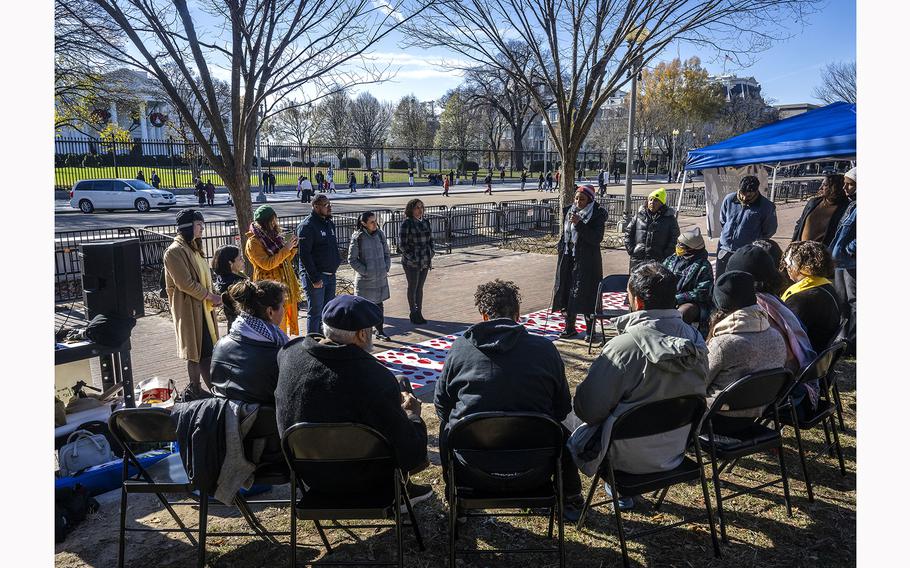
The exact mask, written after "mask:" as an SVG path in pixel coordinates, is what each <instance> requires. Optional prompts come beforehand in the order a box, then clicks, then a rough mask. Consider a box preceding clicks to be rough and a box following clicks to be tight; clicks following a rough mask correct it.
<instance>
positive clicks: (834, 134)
mask: <svg viewBox="0 0 910 568" xmlns="http://www.w3.org/2000/svg"><path fill="white" fill-rule="evenodd" d="M855 156H856V104H853V103H844V102H839V103H832V104H830V105H827V106H824V107H821V108H818V109H815V110H811V111H809V112H806V113H803V114H799V115H797V116H793V117H791V118H786V119H784V120H779V121H777V122H774V123H772V124H768V125H766V126H762V127H761V128H756V129H755V130H752V131H750V132H746V133H744V134H740V135H739V136H734V137H733V138H729V139H727V140H724V141H723V142H718V143H717V144H713V145H711V146H706V147H704V148H698V149H696V150H691V151H689V152H688V153H687V157H686V165H685V167H684V169H686V170H704V171H705V174H706V175H705V201H706V204H707V205H708V218H709V219H708V233H709V235H710V236H712V237H713V236H715V235H714V232H715V230H714V229H715V226H716V223H712V220H714V221H716V220H715V219H713V216H712V213H713V210H714V209H715V208H716V206H717V205H719V200H721V199H722V198H723V191H735V188H733V187H730V186H727V187H726V188H722V187H715V184H716V185H718V186H720V185H723V184H722V183H721V182H720V181H716V180H717V179H719V178H722V177H724V176H723V175H722V172H726V170H725V169H723V168H742V167H746V166H766V167H770V168H773V171H774V173H773V176H772V178H771V191H770V196H771V199H772V200H773V199H774V197H775V195H774V194H775V189H776V188H775V185H776V182H777V170H778V168H779V167H780V166H782V165H789V164H798V163H802V162H815V161H821V160H834V159H851V158H854V157H855ZM759 170H761V171H764V169H763V168H761V167H760V168H759ZM709 172H712V173H714V174H716V177H712V180H715V181H714V182H713V184H712V189H711V191H709V188H708V185H709V183H708V177H709V176H708V173H709ZM728 173H729V172H728ZM762 175H764V174H762ZM685 180H686V176H683V182H682V187H680V192H679V195H680V204H681V201H682V194H683V191H684V189H685ZM709 202H710V203H709ZM711 205H715V207H712V206H711Z"/></svg>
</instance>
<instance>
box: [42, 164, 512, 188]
mask: <svg viewBox="0 0 910 568" xmlns="http://www.w3.org/2000/svg"><path fill="white" fill-rule="evenodd" d="M139 170H142V172H143V173H144V174H145V179H146V181H148V180H149V179H150V178H151V176H152V172H153V171H157V172H158V177H160V178H161V187H162V188H163V189H175V188H188V187H193V174H192V172H191V171H190V170H189V169H181V170H172V169H170V168H168V169H156V168H149V167H141V168H140V167H136V166H122V167H118V168H113V167H103V168H102V167H98V168H81V167H79V168H77V167H63V168H56V169H55V170H54V186H55V187H56V188H57V189H66V190H69V189H71V188H72V187H73V184H74V183H76V182H77V181H79V180H83V179H99V178H100V179H104V178H127V179H132V178H135V177H136V174H137V173H138V172H139ZM319 170H322V172H323V173H325V168H312V176H315V175H316V172H317V171H319ZM265 171H267V168H263V172H265ZM351 171H353V172H354V173H355V175H356V176H357V187H361V186H362V184H363V174H364V171H365V170H363V169H354V170H351ZM443 171H445V172H448V171H449V170H443ZM253 172H254V173H253V174H252V175H250V185H251V187H258V186H259V177H258V173H256V172H257V170H256V169H255V168H253ZM484 172H485V170H481V171H480V173H479V174H478V176H477V178H478V179H477V183H481V182H482V181H483V177H484ZM272 173H274V174H275V185H276V186H294V187H296V186H297V177H298V176H301V175H305V176H307V177H309V178H310V179H311V180H312V179H313V177H311V174H310V168H290V167H281V168H278V167H275V168H273V169H272ZM431 173H440V170H433V169H424V170H423V174H424V176H423V177H422V178H417V177H416V170H415V181H426V175H427V174H431ZM520 174H521V172H517V171H516V172H514V173H513V175H511V176H510V175H509V170H506V178H507V179H514V180H517V179H519V177H520ZM202 179H203V181H205V180H208V179H211V180H212V183H214V184H215V185H216V186H223V185H224V183H223V182H222V181H221V177H219V176H218V174H216V173H215V172H214V171H213V170H211V169H203V170H202ZM494 179H499V175H498V174H496V175H494ZM407 181H408V172H407V170H385V171H384V172H383V183H393V184H403V183H407ZM335 184H336V185H337V186H339V187H342V186H343V187H347V170H335Z"/></svg>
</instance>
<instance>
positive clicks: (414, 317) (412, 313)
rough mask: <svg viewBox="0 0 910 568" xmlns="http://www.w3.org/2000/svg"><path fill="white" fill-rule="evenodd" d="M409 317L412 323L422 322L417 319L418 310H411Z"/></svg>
mask: <svg viewBox="0 0 910 568" xmlns="http://www.w3.org/2000/svg"><path fill="white" fill-rule="evenodd" d="M408 319H409V320H411V323H420V321H419V320H418V319H417V312H411V315H409V316H408Z"/></svg>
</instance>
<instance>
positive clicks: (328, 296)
mask: <svg viewBox="0 0 910 568" xmlns="http://www.w3.org/2000/svg"><path fill="white" fill-rule="evenodd" d="M320 276H321V277H322V288H314V287H313V283H312V282H310V279H309V277H308V276H307V275H306V273H304V275H303V291H304V294H306V332H307V333H308V334H309V333H322V308H324V307H325V305H326V304H327V303H328V302H330V301H332V299H333V298H334V297H335V275H334V274H321V275H320Z"/></svg>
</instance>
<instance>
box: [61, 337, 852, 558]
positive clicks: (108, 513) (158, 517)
mask: <svg viewBox="0 0 910 568" xmlns="http://www.w3.org/2000/svg"><path fill="white" fill-rule="evenodd" d="M557 345H558V347H559V350H560V352H561V353H562V356H563V359H564V361H565V364H566V372H567V373H566V374H567V376H568V378H569V381H570V386H571V388H572V389H573V390H574V388H575V386H576V385H577V384H578V383H579V382H580V381H581V380H582V379H583V378H584V376H585V374H586V372H587V369H588V367H589V366H590V363H591V361H592V360H593V358H594V355H588V354H587V346H586V345H585V344H583V343H582V341H580V340H579V341H560V342H558V343H557ZM836 374H837V378H838V381H839V384H840V387H841V394H842V400H843V406H844V420H845V422H846V433H841V435H840V441H841V444H842V446H843V451H844V458H845V460H846V467H847V475H846V476H845V477H842V476H841V475H840V471H839V469H838V464H837V459H836V458H834V457H831V456H828V455H823V456H821V457H820V458H819V459H818V460H817V461H816V462H815V463H813V464H811V465H810V468H811V469H810V471H811V474H812V477H813V487H814V489H815V502H812V503H810V502H809V501H808V499H807V497H806V490H805V484H804V483H803V477H802V473H801V470H800V466H799V457H798V454H797V451H796V446H795V441H794V437H793V430H792V429H790V428H787V429H785V440H786V464H787V469H788V471H789V472H790V476H791V494H792V496H793V516H792V517H788V516H787V512H786V508H785V506H784V501H783V491H782V489H781V487H780V486H779V485H778V486H774V487H770V488H767V489H765V490H764V492H763V493H759V494H756V495H748V496H740V497H737V498H735V499H733V500H731V501H728V502H726V503H725V506H724V510H725V513H726V519H727V533H728V536H729V539H730V542H729V543H728V544H724V545H722V552H723V558H720V559H716V558H714V556H713V552H712V548H711V540H710V536H709V533H708V526H707V522H706V521H705V520H701V521H696V522H695V523H694V524H688V525H683V526H680V527H676V528H674V529H671V530H670V531H668V532H665V533H662V534H658V535H654V536H650V537H644V538H634V537H633V538H631V539H629V540H628V541H627V542H628V546H629V554H630V556H631V560H632V563H633V564H634V565H639V566H662V567H663V566H717V567H719V566H724V567H732V566H762V567H763V568H773V567H795V566H826V567H831V566H853V565H854V564H855V553H856V430H855V428H856V389H855V386H856V380H855V376H856V364H855V361H854V360H846V361H842V362H841V363H839V365H838V367H837V369H836ZM429 397H432V394H431V393H430V394H429ZM424 400H425V402H431V401H429V399H428V398H427V397H426V396H424ZM423 417H424V419H425V420H427V424H428V428H429V432H430V448H429V453H430V459H431V461H432V462H433V464H434V466H432V467H430V468H429V469H427V470H425V471H424V472H422V473H421V474H419V475H418V476H417V479H416V481H417V482H418V483H424V484H430V485H431V486H432V487H433V490H434V496H433V497H432V498H431V499H430V500H428V501H424V502H423V503H420V504H418V505H417V506H416V511H417V516H418V521H419V523H420V526H421V530H422V532H423V538H424V542H425V544H426V551H424V552H421V551H419V550H418V548H417V545H416V542H415V540H414V538H413V534H412V533H411V532H410V531H409V529H406V530H405V533H404V546H405V562H404V563H405V565H406V566H410V567H442V566H446V565H447V548H446V546H447V545H446V543H447V520H446V519H447V513H446V511H447V510H446V507H445V501H444V498H443V484H442V478H441V470H440V468H439V467H438V464H439V456H438V448H437V440H436V436H435V434H434V433H435V432H436V431H437V430H438V420H437V418H436V416H435V414H434V412H433V406H432V404H431V403H430V404H424V405H423ZM804 440H805V444H806V447H807V448H808V449H809V451H811V452H813V453H815V452H817V451H818V450H819V449H821V448H822V447H823V444H824V434H823V432H822V430H821V428H817V429H815V430H812V431H809V432H805V433H804ZM707 471H708V472H710V468H708V469H707ZM778 471H779V467H778V462H777V458H776V457H775V456H773V455H771V454H763V455H759V456H755V457H752V458H748V459H745V460H743V461H741V462H740V464H739V466H738V467H737V468H736V469H735V470H734V472H733V473H732V474H725V476H724V479H725V480H729V481H731V482H732V483H733V485H736V486H749V485H758V484H760V483H763V482H765V481H769V480H771V479H774V478H775V477H777V473H778ZM582 479H583V485H584V491H587V490H588V488H589V487H590V482H591V480H590V479H588V478H585V477H584V476H582ZM709 489H710V490H711V492H712V493H711V495H712V501H713V487H712V486H710V474H709ZM288 495H289V488H288V486H282V487H276V488H273V489H272V490H271V491H269V492H268V493H266V494H265V495H264V496H262V497H261V498H270V499H282V498H283V499H287V498H288ZM603 498H604V493H603V489H599V490H598V493H597V494H596V496H595V501H597V500H602V499H603ZM119 499H120V496H119V492H116V491H115V492H111V493H108V494H106V495H104V496H102V497H101V498H100V501H101V510H100V511H98V513H96V514H94V515H91V516H90V517H89V518H88V519H87V520H86V521H85V522H84V523H83V524H82V525H80V526H79V527H77V528H76V529H75V531H74V532H73V533H72V534H70V535H69V536H68V537H67V539H66V541H65V542H63V543H61V544H58V545H57V546H56V551H55V552H56V554H55V565H56V566H58V567H59V568H77V567H85V566H98V567H107V566H114V565H116V562H117V534H118V510H119ZM645 500H647V501H651V499H650V497H646V498H645ZM255 510H256V511H258V513H257V514H258V516H259V518H260V519H261V521H262V523H263V524H264V525H265V526H266V527H267V528H269V529H271V530H274V531H282V530H284V531H286V530H288V528H289V523H290V521H289V516H288V515H289V508H288V507H287V506H265V507H264V508H262V506H260V507H258V508H255ZM700 511H701V512H702V513H703V512H704V509H703V501H702V493H701V488H700V486H699V485H698V484H697V483H694V484H691V485H683V486H676V487H674V488H673V489H672V490H671V491H670V492H669V494H668V495H667V499H666V503H665V505H664V506H663V507H662V508H661V510H660V511H659V512H655V511H654V510H653V509H652V508H651V507H650V506H648V505H647V504H639V506H638V507H637V509H636V510H635V511H633V512H631V513H629V514H627V515H626V516H624V519H626V522H625V523H624V524H625V527H626V530H627V532H628V531H637V530H643V529H648V528H652V527H654V526H657V525H658V524H661V523H672V522H673V521H676V520H679V519H680V518H681V515H687V514H688V515H698V514H699V512H700ZM178 513H180V514H181V516H182V518H183V520H184V522H185V523H186V524H187V525H188V526H190V527H195V526H196V525H197V519H198V510H197V507H196V505H195V504H192V505H190V506H183V507H178ZM127 518H128V519H129V520H135V521H134V524H133V526H144V527H148V528H176V524H175V523H174V522H173V520H172V519H171V518H170V516H169V515H168V514H167V512H166V511H165V510H163V509H162V508H161V506H160V505H159V504H158V502H157V501H156V499H155V497H154V496H135V497H131V498H130V504H129V508H128V511H127ZM326 525H329V528H330V530H329V531H328V535H329V539H330V541H331V543H332V544H333V546H334V547H335V549H336V550H335V552H334V553H333V554H331V556H330V557H328V558H326V557H325V554H324V549H323V548H322V546H321V544H320V541H319V538H318V535H317V533H316V531H315V529H314V527H313V525H312V524H310V523H307V522H300V523H298V530H299V537H298V543H299V547H300V548H299V551H298V559H299V561H300V562H303V561H308V562H313V561H316V560H318V559H321V558H325V560H328V561H351V560H378V559H388V560H391V559H392V558H393V555H394V550H395V538H394V531H393V530H392V529H357V530H340V529H331V526H330V523H326ZM209 530H211V531H223V532H229V531H245V530H248V527H247V525H246V523H245V522H244V520H243V517H241V516H240V515H239V513H238V512H237V510H236V509H227V508H225V507H220V506H219V507H216V506H212V507H210V508H209ZM546 530H547V521H546V519H544V518H534V519H525V518H516V517H502V518H490V519H483V520H476V519H472V520H471V522H469V523H468V524H467V525H466V526H465V527H463V528H462V529H461V531H460V538H459V546H460V547H473V546H476V547H478V548H494V547H519V546H530V547H541V546H549V545H550V544H552V543H547V542H545V535H546ZM278 538H279V541H280V542H281V543H282V544H280V545H275V544H269V543H266V542H264V541H263V540H261V539H257V538H254V537H252V536H249V537H213V538H211V540H209V541H208V545H207V550H208V564H209V565H210V566H218V567H231V566H267V565H278V566H280V565H286V564H287V562H288V552H289V550H288V545H287V544H286V542H287V537H278ZM565 538H566V550H567V565H568V566H578V567H592V568H598V567H601V566H604V567H605V566H615V565H618V564H619V563H620V562H621V555H620V549H619V542H618V540H617V537H616V525H615V521H614V518H613V516H612V513H611V512H610V511H609V510H608V509H606V508H605V507H600V508H598V509H595V510H593V511H592V512H591V514H590V515H589V516H588V521H587V523H586V526H585V528H584V530H583V531H581V532H579V531H577V530H576V529H575V528H574V526H570V525H566V531H565ZM194 554H195V553H194V548H193V547H192V546H191V545H190V543H189V541H188V540H187V539H186V537H185V536H183V535H182V534H180V533H129V534H128V535H127V546H126V565H127V566H134V567H142V568H146V567H148V566H156V567H171V566H174V567H177V566H190V565H193V563H194V559H195V555H194ZM458 565H459V566H465V565H473V566H504V567H515V568H519V567H521V568H526V567H528V566H535V567H537V566H540V567H544V566H557V565H558V561H557V558H556V557H555V555H552V554H548V555H545V554H536V553H535V554H522V555H497V556H492V555H482V556H473V555H472V556H464V557H460V558H459V560H458Z"/></svg>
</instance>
